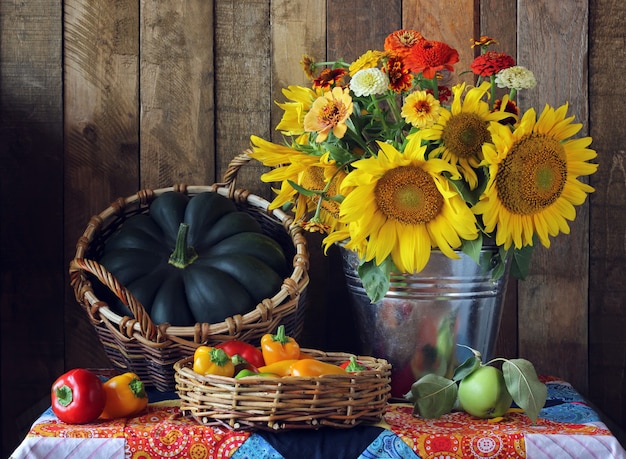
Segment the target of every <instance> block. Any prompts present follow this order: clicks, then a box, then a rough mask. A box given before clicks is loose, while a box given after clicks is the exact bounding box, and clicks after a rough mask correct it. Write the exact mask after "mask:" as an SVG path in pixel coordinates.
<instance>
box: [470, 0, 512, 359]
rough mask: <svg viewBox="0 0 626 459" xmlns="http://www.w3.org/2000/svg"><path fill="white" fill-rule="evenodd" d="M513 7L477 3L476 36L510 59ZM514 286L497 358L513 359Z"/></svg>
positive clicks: (504, 2) (498, 0)
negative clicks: (493, 41)
mask: <svg viewBox="0 0 626 459" xmlns="http://www.w3.org/2000/svg"><path fill="white" fill-rule="evenodd" d="M516 5H517V0H481V1H480V35H487V36H489V37H492V38H495V39H496V40H497V41H498V45H496V46H494V47H493V48H492V49H494V50H497V51H498V52H503V53H507V54H509V55H510V56H513V57H514V58H516V56H517V27H516V22H517V15H516V14H515V13H516ZM474 38H477V37H474ZM516 60H517V59H516ZM520 64H523V63H520ZM505 91H506V90H504V89H502V90H498V91H497V94H498V96H499V97H502V94H503V93H505ZM517 282H518V281H517V280H516V279H515V278H513V277H512V276H510V277H509V281H508V284H507V290H506V298H505V302H504V307H503V311H502V320H501V324H500V332H499V334H498V340H497V342H496V349H495V352H494V354H495V355H496V356H498V357H505V358H515V357H517Z"/></svg>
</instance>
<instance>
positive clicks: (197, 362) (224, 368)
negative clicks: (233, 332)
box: [193, 346, 235, 378]
mask: <svg viewBox="0 0 626 459" xmlns="http://www.w3.org/2000/svg"><path fill="white" fill-rule="evenodd" d="M193 371H195V372H196V373H199V374H201V375H218V376H227V377H229V378H232V377H233V375H234V374H235V365H234V364H233V362H232V360H231V358H230V357H229V356H228V354H227V353H226V352H225V351H224V350H223V349H218V348H215V347H211V346H198V347H197V348H196V350H195V352H194V354H193Z"/></svg>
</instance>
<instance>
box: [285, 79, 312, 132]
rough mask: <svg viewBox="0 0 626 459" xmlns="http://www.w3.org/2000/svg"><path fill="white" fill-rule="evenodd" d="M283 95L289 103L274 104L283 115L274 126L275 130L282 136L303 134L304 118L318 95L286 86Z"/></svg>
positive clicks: (310, 90) (303, 89)
mask: <svg viewBox="0 0 626 459" xmlns="http://www.w3.org/2000/svg"><path fill="white" fill-rule="evenodd" d="M283 95H284V96H285V97H286V98H287V100H289V101H290V102H283V103H276V105H278V106H279V107H280V108H282V109H283V110H284V111H285V113H283V116H282V118H281V120H280V122H279V123H278V124H277V125H276V130H278V131H281V132H282V133H283V134H284V135H302V134H304V132H305V131H304V117H305V115H306V114H307V113H308V112H309V110H310V109H311V106H312V105H313V102H314V101H315V99H316V98H317V97H318V94H317V93H316V92H315V91H313V90H312V89H309V88H304V87H302V86H288V87H287V88H285V89H283Z"/></svg>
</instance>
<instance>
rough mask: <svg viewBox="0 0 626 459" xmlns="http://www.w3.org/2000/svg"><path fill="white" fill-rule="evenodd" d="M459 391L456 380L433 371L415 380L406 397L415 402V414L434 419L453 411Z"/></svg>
mask: <svg viewBox="0 0 626 459" xmlns="http://www.w3.org/2000/svg"><path fill="white" fill-rule="evenodd" d="M457 392H458V387H457V385H456V383H455V382H454V381H452V380H451V379H447V378H444V377H443V376H439V375H436V374H433V373H431V374H427V375H425V376H422V377H421V378H420V379H418V380H417V381H416V382H414V383H413V385H412V386H411V391H410V392H409V393H408V394H406V395H405V396H404V397H405V398H406V399H407V400H408V401H409V402H411V403H413V414H419V415H420V416H421V417H423V418H427V419H434V418H439V417H441V416H442V415H444V414H447V413H449V412H450V411H452V408H454V404H455V402H456V397H457Z"/></svg>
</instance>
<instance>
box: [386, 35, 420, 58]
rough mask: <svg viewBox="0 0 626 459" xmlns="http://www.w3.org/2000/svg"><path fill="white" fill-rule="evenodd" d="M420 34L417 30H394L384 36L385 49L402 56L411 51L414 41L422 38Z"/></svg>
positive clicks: (416, 41)
mask: <svg viewBox="0 0 626 459" xmlns="http://www.w3.org/2000/svg"><path fill="white" fill-rule="evenodd" d="M423 39H424V37H422V34H421V33H419V32H418V31H417V30H410V29H402V30H396V31H395V32H393V33H390V34H389V35H387V38H385V51H389V52H392V53H394V54H397V55H398V56H400V57H404V56H406V55H407V54H409V53H410V52H411V48H412V47H413V46H415V44H416V43H418V42H419V41H421V40H423Z"/></svg>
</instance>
